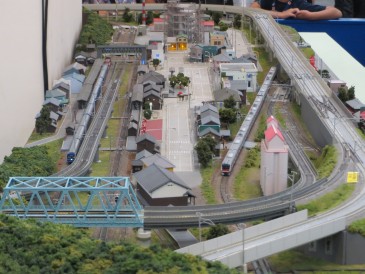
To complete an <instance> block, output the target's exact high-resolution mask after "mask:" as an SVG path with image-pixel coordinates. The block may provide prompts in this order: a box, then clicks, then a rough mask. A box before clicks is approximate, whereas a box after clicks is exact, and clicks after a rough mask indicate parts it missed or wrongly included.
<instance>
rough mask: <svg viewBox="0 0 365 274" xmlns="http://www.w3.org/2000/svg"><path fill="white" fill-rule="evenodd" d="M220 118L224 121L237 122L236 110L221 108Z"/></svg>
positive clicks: (227, 122)
mask: <svg viewBox="0 0 365 274" xmlns="http://www.w3.org/2000/svg"><path fill="white" fill-rule="evenodd" d="M219 118H220V120H221V121H222V122H223V123H226V124H232V123H234V122H236V119H237V116H236V111H235V110H233V109H231V108H221V109H220V110H219Z"/></svg>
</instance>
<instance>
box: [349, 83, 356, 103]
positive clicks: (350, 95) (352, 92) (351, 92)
mask: <svg viewBox="0 0 365 274" xmlns="http://www.w3.org/2000/svg"><path fill="white" fill-rule="evenodd" d="M347 97H348V100H353V99H355V87H354V86H351V87H350V88H349V89H348V90H347Z"/></svg>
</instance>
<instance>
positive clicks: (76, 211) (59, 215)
mask: <svg viewBox="0 0 365 274" xmlns="http://www.w3.org/2000/svg"><path fill="white" fill-rule="evenodd" d="M24 196H25V197H27V199H24V198H23V197H24ZM0 211H2V213H4V214H7V215H11V216H16V217H18V218H21V219H37V220H40V221H49V222H53V223H63V224H71V225H74V226H79V227H95V226H100V227H103V226H104V227H143V212H142V206H141V205H140V203H139V202H138V199H137V196H136V194H135V192H134V190H133V187H132V185H131V183H130V181H129V178H128V177H12V178H10V179H9V181H8V183H7V185H6V187H5V188H4V193H3V197H2V199H1V200H0Z"/></svg>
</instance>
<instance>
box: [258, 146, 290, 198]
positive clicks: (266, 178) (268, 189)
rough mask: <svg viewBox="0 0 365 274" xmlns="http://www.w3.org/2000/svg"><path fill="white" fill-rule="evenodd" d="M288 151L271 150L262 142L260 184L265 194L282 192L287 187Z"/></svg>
mask: <svg viewBox="0 0 365 274" xmlns="http://www.w3.org/2000/svg"><path fill="white" fill-rule="evenodd" d="M288 157H289V155H288V151H287V150H286V151H285V150H284V149H283V150H282V151H281V152H276V151H273V152H272V151H270V150H269V149H268V147H267V145H266V143H265V141H264V140H263V141H262V142H261V169H260V175H261V176H260V184H261V189H262V192H263V194H264V195H265V196H268V195H272V194H275V193H278V192H281V191H283V190H285V189H286V188H287V181H288V180H287V173H288Z"/></svg>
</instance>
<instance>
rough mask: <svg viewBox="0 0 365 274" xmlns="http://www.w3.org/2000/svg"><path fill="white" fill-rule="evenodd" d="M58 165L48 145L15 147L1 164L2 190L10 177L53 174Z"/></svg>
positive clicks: (0, 181) (0, 185)
mask: <svg viewBox="0 0 365 274" xmlns="http://www.w3.org/2000/svg"><path fill="white" fill-rule="evenodd" d="M55 170H56V166H55V164H54V163H53V161H52V159H51V157H50V156H49V155H48V151H47V147H45V146H36V147H30V148H21V147H15V148H13V150H12V154H11V155H10V156H5V158H4V162H3V163H2V164H1V165H0V190H2V189H3V187H4V186H5V185H6V184H7V182H8V180H9V178H10V177H28V176H29V177H44V176H49V175H51V174H53V173H54V172H55Z"/></svg>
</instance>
